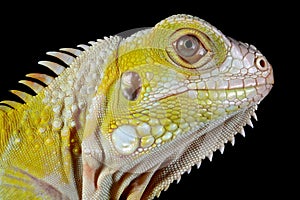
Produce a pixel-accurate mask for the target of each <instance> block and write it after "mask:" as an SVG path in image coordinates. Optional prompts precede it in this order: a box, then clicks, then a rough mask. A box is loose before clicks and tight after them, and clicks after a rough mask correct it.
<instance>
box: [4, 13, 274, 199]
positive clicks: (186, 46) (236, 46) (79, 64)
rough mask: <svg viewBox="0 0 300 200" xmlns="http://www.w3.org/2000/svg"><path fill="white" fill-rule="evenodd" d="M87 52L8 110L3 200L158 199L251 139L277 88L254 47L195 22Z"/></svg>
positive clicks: (180, 20) (180, 18) (114, 40)
mask: <svg viewBox="0 0 300 200" xmlns="http://www.w3.org/2000/svg"><path fill="white" fill-rule="evenodd" d="M89 44H90V45H78V48H63V49H60V51H58V52H48V54H49V55H51V56H54V57H56V58H59V59H60V60H61V61H63V62H64V63H66V64H67V65H69V67H68V68H64V67H63V66H62V65H59V64H57V63H55V62H50V61H41V62H39V64H41V65H44V66H46V67H48V68H50V69H51V70H52V71H53V72H55V73H56V74H57V75H58V77H56V78H53V77H51V76H49V75H46V74H38V73H34V74H28V75H27V76H28V77H31V78H34V79H37V80H39V81H41V82H43V83H45V84H46V85H47V87H43V86H41V85H40V84H39V83H37V82H33V81H29V80H22V81H20V82H21V83H23V84H25V85H27V86H29V87H30V88H31V89H32V90H34V91H35V92H36V94H37V95H36V96H31V95H29V94H27V93H24V92H21V91H17V90H12V91H11V92H12V93H14V94H16V95H17V96H19V97H20V98H21V99H22V100H24V102H25V103H24V104H22V103H18V102H14V101H2V102H1V103H0V104H1V105H0V199H103V200H104V199H153V198H154V197H155V196H159V194H160V192H161V191H162V190H166V189H167V188H168V187H169V185H170V184H171V183H172V182H174V181H179V180H180V177H181V175H182V174H183V173H185V172H189V171H190V169H191V167H192V166H194V165H198V166H199V165H200V164H201V161H202V160H203V159H205V158H206V157H207V158H208V159H210V160H211V159H212V156H213V153H214V152H215V151H216V150H220V151H221V152H223V150H224V145H225V143H227V142H228V141H231V142H232V143H234V136H235V134H236V133H238V132H239V133H241V134H242V135H244V134H245V133H244V130H243V126H245V125H246V124H249V125H250V126H252V123H251V120H250V118H251V116H253V117H254V118H256V115H255V110H256V109H257V104H259V102H260V101H261V100H262V99H263V98H264V97H265V96H266V95H267V94H268V93H269V91H270V90H271V88H272V85H273V83H274V80H273V72H272V67H271V65H270V64H269V63H268V61H267V60H266V58H265V57H264V56H263V55H262V54H261V53H260V52H259V51H258V50H257V49H256V48H255V47H254V46H253V45H248V44H246V43H242V42H238V41H236V40H234V39H232V38H229V37H226V36H224V35H223V34H222V33H221V32H220V31H219V30H217V29H216V28H215V27H213V26H212V25H210V24H209V23H207V22H205V21H203V20H201V19H199V18H197V17H192V16H188V15H174V16H171V17H169V18H167V19H165V20H163V21H161V22H160V23H158V24H157V25H155V26H154V27H153V28H147V29H144V30H140V31H138V32H136V33H134V34H132V35H130V36H128V37H126V38H124V37H121V36H118V35H117V36H113V37H109V38H106V37H105V38H104V39H103V40H97V42H90V43H89Z"/></svg>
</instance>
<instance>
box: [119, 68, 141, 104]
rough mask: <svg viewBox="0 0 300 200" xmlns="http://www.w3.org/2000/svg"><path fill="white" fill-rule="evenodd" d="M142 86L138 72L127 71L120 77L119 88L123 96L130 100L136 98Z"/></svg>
mask: <svg viewBox="0 0 300 200" xmlns="http://www.w3.org/2000/svg"><path fill="white" fill-rule="evenodd" d="M141 87H142V81H141V77H140V75H139V74H138V73H136V72H132V71H128V72H124V73H123V74H122V77H121V90H122V94H123V96H124V97H125V98H126V99H127V100H130V101H134V100H136V99H137V98H138V96H139V94H140V91H141Z"/></svg>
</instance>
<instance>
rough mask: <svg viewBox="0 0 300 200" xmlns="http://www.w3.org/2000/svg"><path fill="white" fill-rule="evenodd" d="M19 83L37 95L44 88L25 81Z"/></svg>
mask: <svg viewBox="0 0 300 200" xmlns="http://www.w3.org/2000/svg"><path fill="white" fill-rule="evenodd" d="M19 83H22V84H24V85H26V86H28V87H29V88H31V89H32V90H33V91H34V92H35V93H39V92H40V91H41V90H42V89H43V88H44V87H43V86H42V85H40V84H38V83H36V82H32V81H27V80H21V81H19Z"/></svg>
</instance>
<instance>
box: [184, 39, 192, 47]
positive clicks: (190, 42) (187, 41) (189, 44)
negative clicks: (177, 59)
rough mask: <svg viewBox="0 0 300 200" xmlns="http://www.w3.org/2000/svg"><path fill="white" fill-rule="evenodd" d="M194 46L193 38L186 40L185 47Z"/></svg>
mask: <svg viewBox="0 0 300 200" xmlns="http://www.w3.org/2000/svg"><path fill="white" fill-rule="evenodd" d="M192 46H193V42H192V41H191V40H186V41H185V47H186V48H188V49H190V48H192Z"/></svg>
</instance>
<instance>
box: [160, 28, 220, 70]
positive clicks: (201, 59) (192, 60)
mask: <svg viewBox="0 0 300 200" xmlns="http://www.w3.org/2000/svg"><path fill="white" fill-rule="evenodd" d="M185 35H191V36H194V37H195V38H196V39H197V40H198V41H199V44H200V48H199V49H198V52H197V54H195V55H194V56H191V57H189V58H187V57H184V56H182V55H180V53H179V52H178V51H177V49H176V47H174V44H176V43H177V42H178V40H179V39H180V38H181V37H183V36H185ZM212 45H213V44H212V42H211V40H210V39H209V37H208V36H206V35H205V34H204V33H202V32H200V31H198V30H196V29H179V30H177V31H176V32H174V33H173V34H172V35H171V36H170V40H169V46H167V48H166V52H167V55H168V57H169V59H170V61H171V62H173V63H174V64H175V65H177V66H178V67H180V68H182V69H184V68H187V69H197V68H199V69H201V70H202V69H206V67H205V65H206V64H207V63H209V62H211V61H212V59H213V56H214V53H213V52H212V48H213V46H212ZM201 47H202V48H201Z"/></svg>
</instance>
